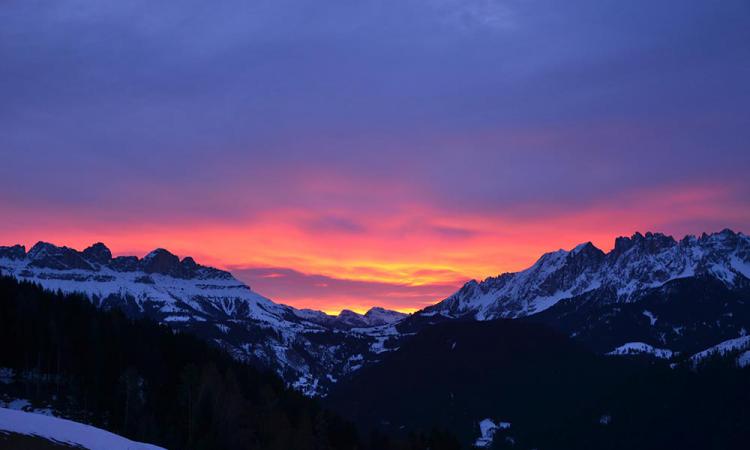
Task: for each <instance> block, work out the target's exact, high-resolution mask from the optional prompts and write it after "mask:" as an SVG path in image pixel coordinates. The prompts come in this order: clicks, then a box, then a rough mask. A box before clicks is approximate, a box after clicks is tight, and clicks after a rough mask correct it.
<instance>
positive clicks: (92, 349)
mask: <svg viewBox="0 0 750 450" xmlns="http://www.w3.org/2000/svg"><path fill="white" fill-rule="evenodd" d="M0 343H2V351H0V367H2V368H5V369H6V370H5V372H6V373H9V372H10V373H12V374H13V376H12V380H6V381H8V382H7V383H2V384H0V393H2V394H4V395H5V396H6V397H7V396H16V397H18V398H24V399H30V400H31V401H32V402H43V403H45V404H46V403H49V404H50V405H51V406H52V407H53V409H54V410H56V411H58V412H59V413H61V414H63V415H65V416H67V417H70V418H73V419H76V420H78V421H81V422H86V423H91V424H92V425H96V426H98V427H101V428H105V429H107V430H111V431H113V432H115V433H118V434H121V435H123V436H126V437H128V438H131V439H134V440H139V441H144V442H151V443H154V444H158V445H161V446H164V447H166V448H170V449H180V448H191V449H220V448H227V449H229V448H232V449H300V450H304V449H341V450H344V449H370V448H371V449H376V448H377V449H389V448H393V449H401V448H403V449H415V450H416V449H426V448H432V449H441V448H444V449H450V448H456V446H455V441H454V440H453V439H452V438H451V437H450V436H449V435H444V434H442V433H438V432H434V433H431V435H429V436H425V435H421V436H414V435H412V436H409V437H406V438H402V439H401V440H400V441H394V440H390V439H388V438H387V437H385V436H382V435H373V436H366V437H360V436H359V435H358V433H357V431H356V430H355V428H354V426H353V425H352V424H350V423H348V422H347V421H345V420H342V419H341V418H340V417H338V416H336V415H334V414H331V413H329V412H327V411H326V410H324V409H322V408H321V407H320V405H319V404H318V403H317V402H316V401H315V400H312V399H309V398H305V397H303V396H302V395H301V394H299V393H297V392H294V391H292V390H290V389H288V388H286V387H285V386H284V384H283V382H282V381H281V380H280V379H279V378H278V377H277V376H275V375H274V374H271V373H266V372H261V371H259V370H256V369H255V368H253V367H251V366H249V365H246V364H243V363H240V362H237V361H235V360H233V359H231V358H230V357H229V356H227V355H225V354H224V353H223V352H222V351H220V350H218V349H216V348H214V347H212V346H211V345H210V344H209V343H206V342H204V341H201V340H199V339H198V338H195V337H193V336H190V335H187V334H182V333H175V332H174V331H172V330H170V329H169V328H167V327H166V326H161V325H158V324H155V323H152V322H149V321H144V320H132V319H129V318H127V317H126V316H125V315H124V314H122V313H121V312H119V311H116V310H113V311H102V310H98V309H96V308H95V307H93V306H92V305H91V304H90V303H89V301H88V300H87V299H86V298H84V297H82V296H76V295H62V294H60V293H52V292H48V291H44V290H42V289H41V288H40V287H38V286H36V285H34V284H31V283H19V282H18V281H16V280H14V279H12V278H8V277H0ZM7 369H10V370H7Z"/></svg>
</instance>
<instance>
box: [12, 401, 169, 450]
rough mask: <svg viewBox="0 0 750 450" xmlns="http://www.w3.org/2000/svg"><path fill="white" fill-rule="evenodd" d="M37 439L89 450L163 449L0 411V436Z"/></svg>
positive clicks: (60, 422)
mask: <svg viewBox="0 0 750 450" xmlns="http://www.w3.org/2000/svg"><path fill="white" fill-rule="evenodd" d="M2 432H11V433H18V434H24V435H31V436H38V437H41V438H44V439H48V440H52V441H55V442H59V443H64V444H69V445H78V446H81V447H83V448H86V449H89V450H164V449H163V448H162V447H157V446H155V445H150V444H143V443H140V442H134V441H131V440H129V439H126V438H124V437H122V436H118V435H116V434H113V433H110V432H109V431H105V430H102V429H100V428H95V427H92V426H90V425H84V424H82V423H78V422H73V421H70V420H65V419H59V418H57V417H52V416H46V415H42V414H34V413H29V412H24V411H16V410H12V409H6V408H0V433H2Z"/></svg>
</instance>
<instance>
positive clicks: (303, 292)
mask: <svg viewBox="0 0 750 450" xmlns="http://www.w3.org/2000/svg"><path fill="white" fill-rule="evenodd" d="M232 273H234V275H235V276H237V277H238V278H240V279H241V280H243V281H245V282H247V283H248V284H249V285H250V286H251V287H253V289H254V290H256V291H257V292H261V293H263V294H264V295H267V296H269V297H271V298H273V299H275V300H277V301H280V302H283V303H286V304H289V305H293V306H295V307H298V308H314V309H323V310H325V311H327V312H338V311H340V310H341V309H344V308H346V309H353V310H357V311H361V312H364V311H366V310H368V309H369V308H371V307H373V306H381V307H385V308H389V309H396V310H402V311H409V312H411V311H414V310H415V309H417V308H422V307H425V306H428V305H431V304H433V303H435V302H436V301H439V300H440V299H442V298H445V297H447V296H448V295H449V294H450V293H452V292H453V291H455V290H456V289H458V288H459V287H460V285H461V283H460V282H455V281H454V282H447V283H437V284H429V285H419V286H412V285H407V284H399V283H383V282H373V281H359V280H347V279H341V278H335V277H329V276H325V275H319V274H305V273H302V272H299V271H296V270H294V269H290V268H280V267H256V268H232Z"/></svg>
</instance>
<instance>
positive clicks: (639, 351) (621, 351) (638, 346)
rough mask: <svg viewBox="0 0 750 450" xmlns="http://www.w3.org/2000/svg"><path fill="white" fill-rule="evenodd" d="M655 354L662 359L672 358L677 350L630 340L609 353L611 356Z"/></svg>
mask: <svg viewBox="0 0 750 450" xmlns="http://www.w3.org/2000/svg"><path fill="white" fill-rule="evenodd" d="M644 354H648V355H653V356H655V357H657V358H661V359H670V358H671V357H672V356H673V355H674V354H675V352H673V351H672V350H668V349H666V348H657V347H654V346H652V345H649V344H646V343H645V342H628V343H627V344H623V345H621V346H619V347H617V348H616V349H614V350H612V351H611V352H609V353H607V355H610V356H625V355H644Z"/></svg>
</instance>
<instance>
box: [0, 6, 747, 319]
mask: <svg viewBox="0 0 750 450" xmlns="http://www.w3.org/2000/svg"><path fill="white" fill-rule="evenodd" d="M748 80H750V3H748V2H747V1H746V0H741V1H734V0H726V1H708V0H706V1H690V0H687V1H686V0H679V1H677V0H665V1H659V2H653V1H641V0H634V1H614V0H591V1H575V0H574V1H568V2H559V1H554V2H553V1H544V0H528V1H515V0H510V1H504V0H363V1H353V0H329V1H325V2H320V1H312V0H294V1H291V0H268V1H252V0H251V1H233V0H232V1H222V0H219V1H215V2H198V1H194V0H184V1H180V2H177V1H165V2H151V1H145V0H143V1H126V0H119V1H108V0H60V1H29V0H9V1H4V2H2V3H0V152H1V154H0V157H1V158H2V160H1V162H0V213H2V214H1V215H2V217H3V218H4V219H5V220H4V221H3V223H0V238H2V241H3V242H0V244H7V243H15V242H22V243H26V244H27V245H28V244H33V242H32V241H34V240H36V239H46V240H53V239H56V240H57V241H58V242H57V243H59V244H68V245H73V244H78V243H83V242H85V241H91V242H93V241H98V240H103V239H104V238H107V239H109V241H110V242H114V243H115V245H112V244H110V245H112V246H113V248H114V250H115V251H116V252H117V251H119V252H128V251H135V252H140V251H147V250H148V248H147V247H148V246H151V245H166V244H162V243H165V242H166V243H167V244H170V245H172V246H174V247H176V250H178V251H182V252H185V253H191V254H198V255H203V256H204V259H205V258H207V259H209V260H210V261H212V262H213V263H215V264H218V265H223V266H225V267H230V266H231V267H234V268H238V270H240V269H239V268H241V273H243V274H244V276H245V277H246V278H245V279H248V280H250V281H251V282H252V283H253V284H254V285H256V284H257V283H261V284H262V287H263V288H264V290H262V291H261V292H263V293H265V294H267V295H270V296H272V297H274V298H278V299H279V300H281V301H288V302H290V303H293V304H294V302H295V299H305V302H306V303H304V304H305V306H309V305H311V304H313V303H314V302H315V300H314V299H318V298H319V299H320V300H319V301H320V304H321V305H324V306H325V305H328V304H327V303H326V301H327V300H326V299H330V298H334V297H335V298H339V299H344V300H342V302H344V303H345V302H353V301H355V300H354V299H355V298H359V299H361V301H360V302H359V303H357V306H361V305H365V304H372V303H383V302H386V303H388V302H390V303H389V304H390V305H391V306H393V307H401V308H403V309H410V308H412V307H413V306H414V305H416V304H417V303H414V300H413V298H414V296H415V295H416V296H418V295H421V296H422V297H420V300H419V301H420V302H421V303H419V304H422V303H425V302H428V299H429V298H431V297H432V296H433V295H443V294H444V293H449V292H450V290H451V289H453V288H454V287H455V286H456V285H457V284H459V283H460V281H461V280H463V279H466V278H469V277H484V276H488V275H494V274H496V273H497V272H499V271H501V270H506V269H514V270H515V269H520V268H523V266H524V265H525V264H528V263H529V262H531V261H533V259H534V258H535V257H536V256H538V253H539V251H540V250H541V249H542V248H543V247H546V246H552V247H555V248H557V247H561V246H566V245H571V244H573V245H574V244H575V243H576V242H575V241H576V240H578V239H582V238H585V236H591V237H590V238H588V239H594V240H595V239H601V241H602V242H608V241H609V240H610V239H611V238H614V236H616V235H617V234H621V233H625V234H629V233H632V232H633V231H636V230H635V229H634V228H639V229H640V230H641V231H645V230H646V229H654V230H657V229H658V230H659V231H666V232H670V233H675V234H683V233H689V232H690V233H699V232H702V231H715V230H718V229H721V228H723V227H727V226H728V227H732V228H736V229H739V230H741V231H745V232H747V231H748V230H749V229H750V226H748V225H750V181H748V180H749V179H750V175H749V174H750V82H748ZM675 199H677V200H675ZM618 205H621V206H622V208H618ZM628 211H632V214H630V215H628ZM615 214H618V216H617V219H616V220H615V219H612V220H605V219H604V217H605V216H607V217H614V215H615ZM620 214H622V216H620ZM591 217H598V218H599V219H597V220H595V221H594V222H589V223H583V222H581V221H583V220H591ZM576 220H577V221H576ZM279 222H283V227H282V228H283V229H282V230H281V231H279V230H278V229H274V226H272V224H274V223H277V224H278V223H279ZM276 228H278V227H276ZM521 228H523V229H524V230H526V234H522V233H520V231H519V229H521ZM174 230H178V232H176V233H175V232H174ZM212 230H213V231H212ZM216 230H222V231H221V233H224V234H222V236H224V237H225V241H222V240H220V239H219V237H220V236H219V237H217V236H215V235H213V234H211V235H210V236H209V234H210V233H213V232H214V231H216ZM491 230H494V231H491ZM175 234H177V235H179V236H181V238H180V239H178V238H175V237H174V236H175ZM249 235H252V239H250V238H248V237H247V236H249ZM488 235H491V236H489V237H488ZM534 236H540V238H539V239H538V241H539V245H536V246H534V245H531V242H532V241H534V239H535V237H534ZM209 237H210V238H209ZM284 237H287V238H288V239H286V240H285V239H284ZM588 239H587V240H588ZM238 240H242V241H243V242H244V244H242V245H240V244H238V243H237V241H238ZM290 241H292V242H291V243H290ZM207 242H211V244H212V246H209V245H208V244H207ZM292 244H295V245H292ZM215 247H221V248H223V249H224V250H216V249H215ZM487 248H492V249H494V250H492V251H484V250H483V249H487ZM500 248H502V249H506V248H507V249H508V250H507V251H505V252H504V251H501V250H499V249H500ZM232 249H233V250H232ZM430 249H433V251H432V252H429V251H428V250H430ZM345 250H347V251H345ZM379 250H387V251H388V252H389V253H388V255H385V254H384V253H385V252H384V251H383V252H380V251H379ZM390 255H393V256H390ZM472 255H474V257H472ZM336 261H339V262H340V266H338V267H337V266H336V264H335V262H336ZM422 265H424V266H425V268H427V269H430V270H433V271H439V272H440V273H443V274H445V276H443V277H439V276H431V277H427V278H424V277H422V278H420V276H419V275H415V273H416V272H417V269H416V268H415V267H417V266H422ZM353 266H356V268H357V269H356V270H354V269H352V267H353ZM407 268H408V269H407ZM495 268H496V269H495ZM360 269H361V270H360ZM268 270H278V271H280V272H279V274H280V275H279V274H277V275H279V276H275V277H270V278H269V277H267V276H266V275H267V273H266V272H265V271H268ZM355 272H356V273H355ZM386 272H387V273H386ZM238 273H240V272H238ZM373 273H378V275H377V276H375V275H373V276H372V277H370V278H368V276H366V275H365V274H373ZM448 274H450V275H448ZM315 277H323V278H326V279H329V281H330V282H328V283H323V282H320V280H319V279H316V278H315ZM274 278H276V279H277V280H276V281H279V282H278V283H273V281H274ZM282 278H283V281H284V282H280V281H282V280H281V279H282ZM368 283H370V284H368ZM274 286H275V287H274ZM326 286H327V287H326ZM381 288H382V289H381ZM259 290H260V289H259ZM374 292H377V293H374ZM382 292H386V294H382ZM399 292H401V293H402V295H401V297H399V295H400V294H399ZM415 292H417V293H416V294H415ZM384 298H387V299H390V300H387V299H386V300H383V299H384ZM434 300H435V301H437V300H439V298H435V299H434ZM410 302H411V303H410ZM341 305H343V303H341ZM338 306H340V304H339V303H336V306H335V307H334V306H331V307H330V308H329V309H336V308H338ZM414 307H416V306H414Z"/></svg>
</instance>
